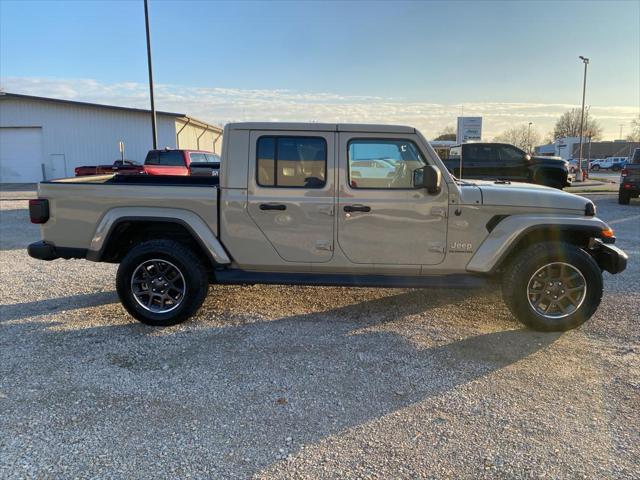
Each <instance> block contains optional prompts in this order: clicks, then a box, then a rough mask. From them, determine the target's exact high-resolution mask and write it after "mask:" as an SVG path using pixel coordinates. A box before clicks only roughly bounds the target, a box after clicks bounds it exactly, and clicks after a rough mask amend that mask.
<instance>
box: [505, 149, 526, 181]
mask: <svg viewBox="0 0 640 480" xmlns="http://www.w3.org/2000/svg"><path fill="white" fill-rule="evenodd" d="M498 150H499V154H500V164H501V172H502V174H501V175H502V176H500V177H499V178H504V179H507V180H513V181H516V182H526V181H527V180H529V161H528V160H527V157H526V154H525V153H524V152H523V151H522V150H519V149H517V148H516V147H512V146H511V145H500V146H499V147H498Z"/></svg>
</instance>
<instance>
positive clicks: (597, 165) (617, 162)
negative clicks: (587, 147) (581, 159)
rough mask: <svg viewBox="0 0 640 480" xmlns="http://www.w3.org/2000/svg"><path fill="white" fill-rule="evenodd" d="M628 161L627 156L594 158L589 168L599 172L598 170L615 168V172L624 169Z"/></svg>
mask: <svg viewBox="0 0 640 480" xmlns="http://www.w3.org/2000/svg"><path fill="white" fill-rule="evenodd" d="M626 163H627V157H607V158H598V159H596V160H592V161H591V163H590V164H589V169H590V170H593V171H595V172H597V171H598V170H613V171H615V172H617V171H619V170H622V168H623V167H624V166H625V164H626Z"/></svg>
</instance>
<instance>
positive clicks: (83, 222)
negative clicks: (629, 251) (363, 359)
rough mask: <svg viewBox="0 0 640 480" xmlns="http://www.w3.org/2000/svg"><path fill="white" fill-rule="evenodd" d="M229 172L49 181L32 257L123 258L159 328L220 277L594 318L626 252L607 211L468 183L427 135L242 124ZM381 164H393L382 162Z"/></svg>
mask: <svg viewBox="0 0 640 480" xmlns="http://www.w3.org/2000/svg"><path fill="white" fill-rule="evenodd" d="M223 138H224V145H223V151H222V168H221V171H220V176H219V178H216V177H160V176H158V177H153V176H127V175H103V176H92V177H84V178H83V177H75V178H70V179H62V180H55V181H49V182H43V183H41V184H40V185H39V188H38V199H37V200H32V201H31V203H30V215H31V220H32V221H33V222H34V223H40V224H41V234H42V241H40V242H36V243H33V244H31V245H30V246H29V249H28V251H29V254H30V255H31V256H32V257H35V258H39V259H43V260H53V259H56V258H86V259H88V260H92V261H97V262H114V263H119V264H120V265H119V269H118V274H117V279H116V286H117V291H118V295H119V297H120V299H121V301H122V304H123V305H124V307H125V308H126V309H127V311H128V312H129V313H131V315H133V316H134V317H135V318H137V319H138V320H140V321H142V322H144V323H147V324H150V325H172V324H176V323H179V322H182V321H184V320H185V319H187V318H188V317H190V316H191V315H193V314H194V313H195V312H196V310H197V309H198V308H199V307H200V305H201V304H202V302H203V301H204V298H205V296H206V295H207V290H208V287H209V284H210V283H214V284H215V283H217V284H254V283H273V284H303V285H343V286H355V287H357V286H367V287H371V286H380V287H405V288H406V287H439V288H442V287H445V288H469V287H474V286H479V285H482V284H484V283H485V282H486V281H487V280H492V279H497V280H500V281H501V282H502V291H503V296H504V299H505V301H506V303H507V305H508V306H509V308H510V309H511V311H512V312H513V314H514V315H515V317H517V318H518V319H519V320H520V321H522V322H523V323H524V324H526V325H527V326H529V327H531V328H535V329H540V330H567V329H570V328H574V327H576V326H578V325H580V324H582V323H583V322H585V321H586V320H587V319H589V318H590V317H591V316H592V315H593V313H594V312H595V310H596V309H597V307H598V305H599V303H600V299H601V297H602V281H603V279H602V271H603V270H607V271H608V272H610V273H618V272H621V271H622V270H624V269H625V267H626V263H627V256H626V254H625V253H624V252H623V251H622V250H620V249H618V248H616V247H615V246H613V245H612V243H613V242H614V241H615V237H614V236H613V231H612V230H611V229H610V228H609V226H608V225H606V224H605V223H604V222H603V221H602V220H600V219H598V218H597V217H596V216H595V213H596V212H595V206H594V204H593V203H592V202H591V201H589V200H587V199H585V198H582V197H579V196H576V195H572V194H569V193H565V192H562V191H559V190H556V189H552V188H547V187H542V186H536V185H530V184H521V183H509V182H505V181H496V182H489V181H467V180H465V181H459V180H457V179H456V178H455V177H453V176H452V175H451V174H449V173H448V172H447V169H446V167H445V166H444V165H443V163H442V161H441V160H440V159H439V158H438V156H437V155H436V153H435V152H434V150H433V149H432V148H431V146H430V145H429V143H428V142H427V141H426V140H425V139H424V137H423V136H422V135H421V134H420V133H419V132H418V131H417V130H415V129H414V128H411V127H405V126H391V125H348V124H318V123H311V124H297V123H236V124H229V125H227V126H226V128H225V130H224V137H223ZM378 165H382V167H381V168H378Z"/></svg>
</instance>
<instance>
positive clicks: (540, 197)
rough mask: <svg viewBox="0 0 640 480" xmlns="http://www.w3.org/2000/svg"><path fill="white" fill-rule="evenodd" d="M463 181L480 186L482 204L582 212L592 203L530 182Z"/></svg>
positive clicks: (577, 196)
mask: <svg viewBox="0 0 640 480" xmlns="http://www.w3.org/2000/svg"><path fill="white" fill-rule="evenodd" d="M465 182H468V183H473V184H474V185H476V186H477V187H479V188H480V191H481V192H482V204H483V205H500V206H511V207H535V208H548V209H553V210H574V211H579V212H581V213H582V214H584V211H585V208H586V206H587V205H588V204H590V203H592V202H591V201H590V200H588V199H586V198H584V197H581V196H579V195H574V194H573V193H567V192H563V191H562V190H558V189H557V188H550V187H544V186H542V185H533V184H531V183H518V182H512V183H496V182H490V181H480V180H473V181H469V180H465Z"/></svg>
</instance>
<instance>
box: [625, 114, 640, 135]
mask: <svg viewBox="0 0 640 480" xmlns="http://www.w3.org/2000/svg"><path fill="white" fill-rule="evenodd" d="M627 141H628V142H640V115H638V117H637V118H634V119H633V120H631V133H630V134H629V135H627Z"/></svg>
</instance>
